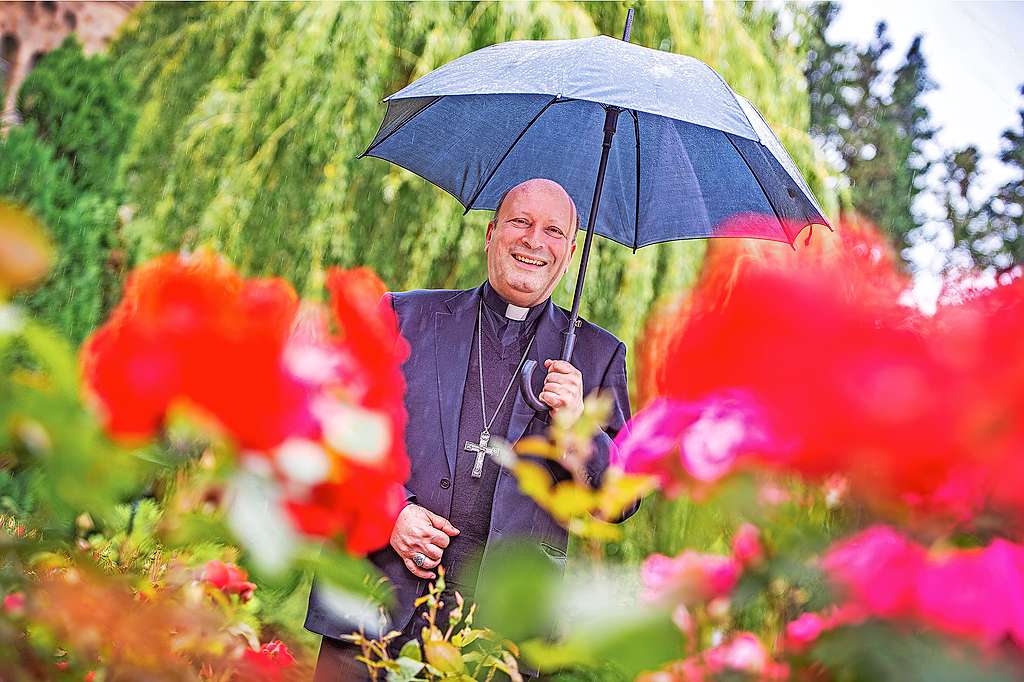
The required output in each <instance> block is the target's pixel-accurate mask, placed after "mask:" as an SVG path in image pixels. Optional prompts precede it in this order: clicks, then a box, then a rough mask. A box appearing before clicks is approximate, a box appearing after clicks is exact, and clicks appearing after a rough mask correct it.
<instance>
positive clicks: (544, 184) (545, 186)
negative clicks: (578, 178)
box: [494, 178, 580, 241]
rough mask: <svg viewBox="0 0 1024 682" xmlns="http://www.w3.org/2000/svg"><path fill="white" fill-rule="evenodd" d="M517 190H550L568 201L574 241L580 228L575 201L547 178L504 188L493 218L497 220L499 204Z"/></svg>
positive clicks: (526, 181) (499, 211)
mask: <svg viewBox="0 0 1024 682" xmlns="http://www.w3.org/2000/svg"><path fill="white" fill-rule="evenodd" d="M519 192H526V193H529V192H550V193H552V194H554V195H558V196H562V197H563V198H564V199H565V200H566V201H567V202H569V207H570V210H571V211H572V219H571V221H570V229H571V230H572V240H573V241H576V231H577V230H579V228H580V219H579V215H578V214H577V213H576V202H575V201H573V200H572V197H571V196H569V193H568V192H566V191H565V188H564V187H562V186H561V185H560V184H558V183H557V182H555V181H554V180H548V179H547V178H532V179H530V180H524V181H523V182H520V183H519V184H518V185H513V186H512V187H509V188H508V189H507V190H505V191H504V192H503V193H502V195H501V197H499V198H498V205H497V206H495V207H494V218H495V220H497V218H498V214H499V213H501V206H502V204H504V203H505V200H506V199H508V198H509V197H510V196H512V195H513V194H515V193H519Z"/></svg>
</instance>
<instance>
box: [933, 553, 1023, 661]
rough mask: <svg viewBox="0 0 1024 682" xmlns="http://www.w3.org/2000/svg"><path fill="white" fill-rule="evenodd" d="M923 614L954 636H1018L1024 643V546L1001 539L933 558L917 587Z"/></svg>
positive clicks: (986, 639) (987, 639)
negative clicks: (987, 544) (973, 548)
mask: <svg viewBox="0 0 1024 682" xmlns="http://www.w3.org/2000/svg"><path fill="white" fill-rule="evenodd" d="M916 596H917V610H918V615H919V617H920V618H921V620H923V621H924V622H925V623H927V624H928V625H930V626H932V627H934V628H936V629H937V630H941V631H943V632H947V633H950V634H953V635H958V636H966V637H971V638H973V639H976V640H979V641H981V642H982V643H984V644H988V645H995V644H998V643H999V642H1000V641H1002V640H1003V639H1004V638H1006V637H1012V638H1013V639H1014V640H1015V641H1016V642H1017V644H1018V646H1024V548H1021V547H1020V546H1019V545H1014V544H1012V543H1009V542H1006V541H1005V540H995V541H993V542H992V544H991V545H989V546H988V547H986V548H985V549H984V550H981V551H978V550H966V551H960V552H957V553H956V554H953V555H952V556H949V557H947V558H945V559H942V560H938V561H934V562H930V563H929V564H928V565H926V567H925V568H924V570H923V571H922V572H921V575H920V579H919V583H918V589H917V595H916Z"/></svg>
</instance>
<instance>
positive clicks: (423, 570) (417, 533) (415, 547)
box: [391, 504, 459, 580]
mask: <svg viewBox="0 0 1024 682" xmlns="http://www.w3.org/2000/svg"><path fill="white" fill-rule="evenodd" d="M458 534H459V530H458V529H457V528H456V527H455V526H453V525H452V524H451V523H450V522H449V521H448V519H446V518H444V517H443V516H438V515H437V514H435V513H433V512H431V511H430V510H429V509H424V508H423V507H421V506H419V505H416V504H409V505H406V507H405V509H403V510H402V511H401V513H399V514H398V520H397V521H395V528H394V530H392V531H391V546H392V547H393V548H394V549H395V551H396V552H398V556H400V557H402V559H403V560H404V561H405V567H406V568H408V569H409V572H410V573H412V574H413V575H414V576H416V577H417V578H425V579H427V580H433V579H434V578H435V577H436V576H435V575H434V574H433V573H431V572H430V569H432V568H436V567H437V565H438V564H440V563H441V555H442V554H443V553H444V549H445V547H447V546H448V542H449V539H448V538H449V536H455V535H458ZM416 553H420V554H422V555H424V556H425V557H427V561H426V563H424V564H423V566H416V564H414V563H413V562H412V557H413V555H414V554H416Z"/></svg>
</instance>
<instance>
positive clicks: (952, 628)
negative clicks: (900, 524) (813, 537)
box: [798, 526, 1024, 649]
mask: <svg viewBox="0 0 1024 682" xmlns="http://www.w3.org/2000/svg"><path fill="white" fill-rule="evenodd" d="M822 565H823V567H824V569H825V571H826V573H827V574H828V575H829V576H830V578H831V580H832V581H833V582H834V583H835V584H836V585H837V587H839V588H840V590H841V593H842V595H843V596H844V598H845V600H846V601H845V602H844V603H843V606H842V607H841V610H845V613H847V614H856V619H859V620H863V619H864V618H868V617H875V618H886V619H896V620H904V621H909V622H914V623H917V624H919V625H925V626H927V627H930V628H933V629H935V630H937V631H939V632H943V633H946V634H949V635H954V636H957V637H966V638H969V639H971V640H973V641H975V642H977V643H979V644H982V645H984V646H988V647H996V646H998V645H1002V644H1005V643H1008V642H1012V643H1013V644H1014V645H1015V646H1016V647H1018V648H1021V649H1024V546H1021V545H1019V544H1016V543H1012V542H1007V541H1005V540H994V541H993V542H992V543H991V544H989V545H988V546H987V547H985V548H978V549H960V550H948V551H944V552H936V553H929V552H928V551H927V550H926V549H925V548H924V547H922V546H920V545H918V544H917V543H915V542H913V541H911V540H909V539H907V538H906V537H904V536H903V535H902V534H901V533H899V532H898V531H897V530H895V529H893V528H891V527H888V526H875V527H873V528H870V529H868V530H865V531H863V532H862V533H859V534H858V535H856V536H854V537H852V538H848V539H846V540H844V541H842V542H840V543H839V544H838V545H836V546H835V547H833V548H832V549H831V550H829V552H828V553H827V554H826V555H825V557H824V559H823V561H822ZM846 620H848V619H846ZM843 621H844V619H842V618H836V617H834V616H833V617H832V618H831V619H830V621H829V622H828V623H827V625H828V626H830V627H835V626H838V625H842V624H845V623H844V622H843ZM808 624H809V623H808ZM798 636H799V635H798Z"/></svg>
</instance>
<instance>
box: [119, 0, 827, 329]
mask: <svg viewBox="0 0 1024 682" xmlns="http://www.w3.org/2000/svg"><path fill="white" fill-rule="evenodd" d="M624 16H625V9H624V6H623V5H621V4H619V3H594V4H592V5H581V4H576V3H568V2H565V3H563V2H543V3H481V4H468V3H450V4H448V3H329V4H326V3H325V4H320V3H313V4H305V3H271V4H262V3H259V4H244V3H227V4H216V5H183V6H181V5H164V4H155V5H150V6H146V7H144V8H143V9H142V11H141V12H139V13H138V14H137V15H136V16H135V17H134V19H133V23H132V25H130V26H128V27H126V29H125V30H124V32H123V34H122V37H121V39H120V40H119V42H118V43H117V44H116V45H115V47H114V53H115V57H116V59H117V64H118V68H119V69H120V70H121V71H122V72H123V74H124V75H125V76H127V77H129V78H131V79H132V80H134V82H135V83H136V84H137V94H138V100H139V101H140V102H141V103H142V108H141V113H140V119H139V124H138V125H137V127H136V129H135V131H134V133H133V135H132V136H131V138H130V140H129V143H128V145H127V147H126V149H125V152H124V158H123V169H124V174H125V175H124V178H123V179H124V181H125V186H126V187H127V191H128V197H129V204H130V206H131V209H132V211H133V216H134V217H133V218H132V220H131V221H130V222H129V223H128V225H127V226H126V228H125V237H126V238H127V240H128V241H129V243H130V244H131V250H132V256H133V258H134V259H136V260H138V259H142V258H146V257H149V256H152V255H154V254H155V253H158V252H161V251H165V250H171V249H178V248H183V247H184V248H193V247H196V246H200V245H210V246H213V247H215V248H217V249H218V250H220V251H222V252H223V253H225V254H227V255H228V256H229V257H230V258H231V259H232V260H233V261H234V262H236V263H237V264H238V265H239V266H240V267H242V268H243V269H244V270H246V271H247V272H250V273H274V274H281V275H284V276H285V277H287V278H289V279H290V280H292V281H293V282H294V283H295V284H296V285H297V286H298V287H299V288H300V289H302V290H305V291H306V292H307V293H315V292H316V291H317V290H319V288H320V284H321V274H322V272H323V269H324V268H325V267H326V266H329V265H332V264H341V265H345V266H351V265H356V264H366V265H370V266H372V267H373V268H374V269H376V270H377V272H378V273H380V275H381V276H382V277H383V279H384V280H385V282H386V283H387V284H388V285H389V286H390V287H392V288H394V289H407V288H416V287H468V286H473V285H475V284H477V283H479V282H480V281H481V280H482V278H483V276H484V268H485V261H484V258H483V251H482V243H483V231H484V229H485V223H486V221H487V219H488V216H487V215H485V214H479V212H474V213H473V214H470V215H468V216H465V217H463V214H462V207H461V206H460V205H459V204H458V202H457V201H456V200H454V199H453V198H451V197H450V196H448V195H447V194H445V193H444V192H442V191H441V190H439V189H437V188H435V187H433V186H432V185H430V184H429V183H427V182H425V181H424V180H421V179H420V178H418V177H416V176H414V175H413V174H411V173H408V172H406V171H404V170H402V169H399V168H397V167H394V166H391V165H389V164H387V163H385V162H383V161H379V160H376V159H364V160H357V158H356V157H357V156H358V155H359V153H360V152H361V151H362V150H363V149H364V147H365V145H366V144H367V143H368V142H369V140H370V139H371V138H372V137H373V135H374V133H375V132H376V130H377V126H378V124H379V122H380V119H381V117H382V115H383V113H384V107H383V106H382V104H381V98H382V97H384V96H385V95H387V94H389V93H391V92H394V91H396V90H398V89H400V88H401V87H403V86H404V85H406V84H407V83H409V82H410V81H412V80H413V79H415V78H417V77H418V76H421V75H423V74H425V73H427V72H428V71H430V70H432V69H434V68H436V67H438V66H440V65H442V64H444V63H446V62H448V61H450V60H452V59H454V58H455V57H458V56H460V55H462V54H465V53H467V52H470V51H472V50H475V49H478V48H481V47H484V46H486V45H489V44H492V43H496V42H500V41H506V40H517V39H540V38H574V37H581V36H590V35H594V34H597V33H600V32H605V33H611V34H615V33H618V32H621V23H622V20H623V17H624ZM633 36H634V41H635V42H638V43H641V44H644V45H648V46H651V47H656V48H660V49H666V50H672V51H674V52H680V53H684V54H690V55H693V56H695V57H698V58H700V59H703V60H705V61H707V62H708V63H710V64H711V65H712V66H713V67H715V68H716V69H718V70H719V72H720V73H722V75H723V76H724V77H725V78H726V80H728V81H729V82H730V83H731V84H732V85H733V86H734V87H735V88H736V89H737V90H738V91H739V92H740V93H742V94H744V95H745V96H747V97H748V98H749V99H751V100H752V101H753V102H754V103H755V104H756V105H757V106H759V107H760V109H761V111H762V112H763V113H764V114H765V116H766V118H767V119H768V120H769V121H770V122H771V123H772V124H773V125H774V126H775V130H776V131H777V132H778V133H779V136H780V137H781V139H782V140H783V142H784V143H786V145H787V146H788V147H789V149H790V150H791V151H792V153H793V155H794V157H795V158H796V160H797V163H798V164H799V165H800V167H801V168H802V170H803V171H804V172H805V174H806V175H807V176H808V179H809V181H810V182H811V185H812V187H814V188H816V189H817V190H818V191H819V194H820V191H821V189H822V179H823V177H824V176H825V173H824V171H823V170H822V167H821V163H820V160H819V159H818V157H817V156H816V155H815V153H814V150H813V147H812V145H811V144H810V142H809V139H808V137H807V134H806V132H805V131H806V129H807V107H806V94H805V92H804V91H803V87H804V85H803V84H804V80H803V76H802V72H801V68H800V59H799V55H798V54H797V52H796V48H795V47H794V46H793V45H792V44H791V43H790V42H789V41H786V40H784V39H780V38H779V35H778V30H777V26H776V25H775V17H774V15H772V14H767V13H760V12H751V11H748V10H743V9H742V8H737V7H736V6H734V5H727V4H713V5H705V4H698V3H681V4H660V3H652V4H649V5H642V6H640V7H639V10H638V20H637V22H636V24H635V27H634V32H633ZM703 248H704V247H703V244H702V243H701V242H685V243H676V244H667V245H661V246H655V247H649V248H646V249H643V250H641V251H640V252H639V253H637V254H636V255H633V254H632V253H631V252H630V250H628V249H625V248H622V247H620V246H617V245H614V244H611V243H610V242H605V241H604V240H603V239H602V240H598V241H597V244H596V248H595V253H594V254H593V263H592V266H591V268H592V273H591V275H590V276H589V278H588V289H587V293H586V295H585V301H584V303H583V314H584V315H585V316H586V317H588V318H589V319H591V320H593V321H595V322H597V323H599V324H602V325H604V326H606V327H607V328H609V329H611V330H612V331H614V332H616V333H617V334H619V335H620V336H621V337H622V338H623V339H625V340H626V341H627V343H628V342H629V341H631V340H632V339H633V338H634V337H635V335H636V333H637V331H638V330H639V328H640V326H641V325H642V323H643V321H644V318H645V315H646V313H647V311H648V310H649V309H650V307H651V306H652V304H653V302H654V301H655V300H656V299H657V298H659V297H660V296H662V295H665V294H667V293H670V292H675V291H679V290H680V289H682V288H684V287H685V286H687V285H688V283H689V282H690V281H692V279H693V277H694V276H695V274H696V272H697V270H698V268H699V266H700V262H701V258H702V254H703ZM571 279H572V278H571V277H570V278H566V281H564V282H563V284H562V286H561V288H560V289H559V290H558V291H557V292H556V294H555V298H556V300H557V301H559V302H560V303H562V304H563V305H565V304H566V303H567V302H568V301H569V299H570V297H571V288H572V281H570V280H571Z"/></svg>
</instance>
